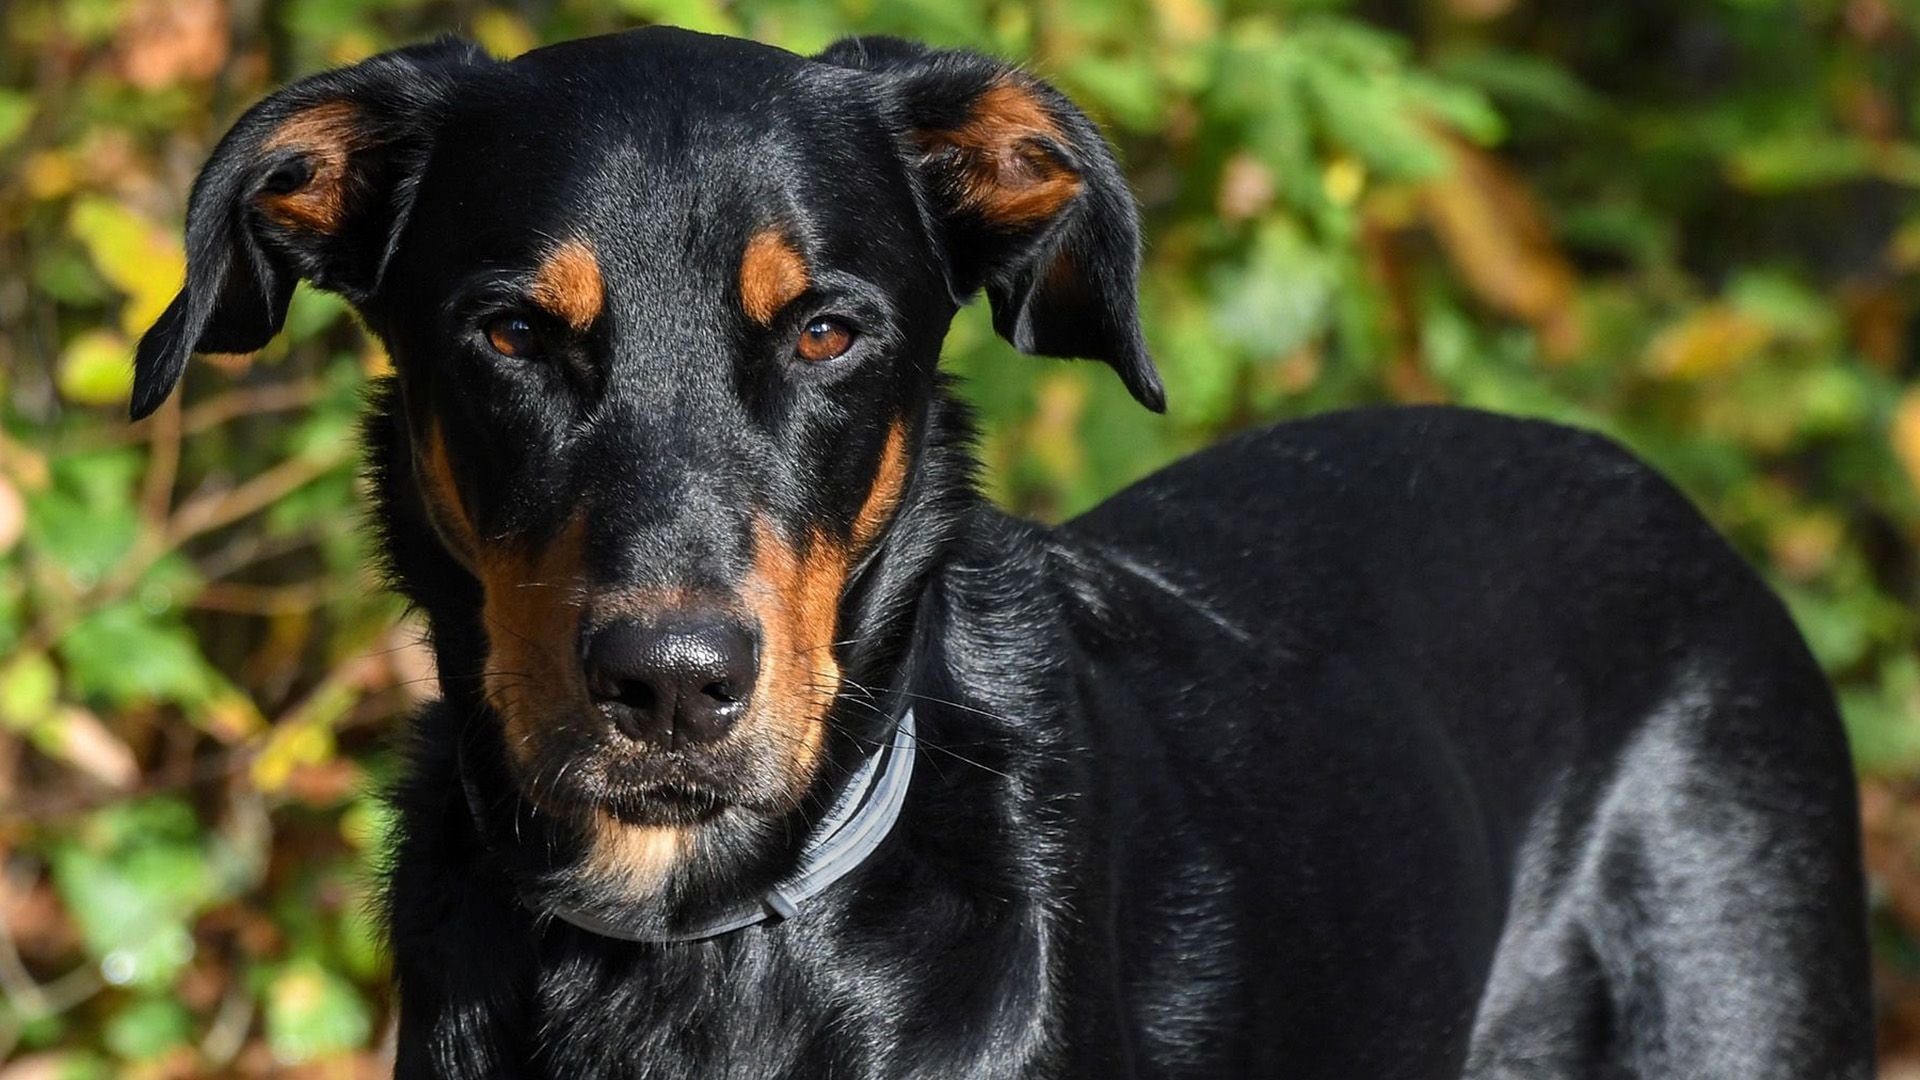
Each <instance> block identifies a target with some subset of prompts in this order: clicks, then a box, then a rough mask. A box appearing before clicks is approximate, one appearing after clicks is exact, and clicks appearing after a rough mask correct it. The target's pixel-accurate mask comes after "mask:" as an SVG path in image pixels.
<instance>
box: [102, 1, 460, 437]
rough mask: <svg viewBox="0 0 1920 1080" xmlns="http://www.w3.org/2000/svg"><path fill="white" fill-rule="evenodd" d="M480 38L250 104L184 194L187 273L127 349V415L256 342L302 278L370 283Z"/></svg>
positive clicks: (363, 293) (346, 284) (279, 317)
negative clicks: (201, 357)
mask: <svg viewBox="0 0 1920 1080" xmlns="http://www.w3.org/2000/svg"><path fill="white" fill-rule="evenodd" d="M490 63H492V60H491V59H490V58H488V56H487V55H486V53H485V52H484V51H482V50H481V49H480V48H479V47H478V46H476V45H472V44H469V43H467V42H464V41H459V40H455V39H451V38H448V39H442V40H440V41H436V42H434V43H432V44H428V45H417V46H413V47H410V48H405V49H399V50H395V51H393V52H389V53H383V54H381V55H379V56H375V57H373V58H371V59H369V60H365V61H363V62H361V63H359V64H355V65H354V66H352V67H348V68H342V69H340V70H338V71H329V72H324V73H322V74H319V75H315V76H312V77H310V78H307V79H303V80H301V81H300V82H297V83H294V84H292V85H291V86H288V87H286V88H285V89H283V90H280V91H279V92H277V93H275V94H273V95H272V96H270V97H268V98H266V99H265V100H264V101H261V102H260V103H259V104H257V105H255V106H254V107H253V108H251V109H249V110H247V112H246V114H245V115H244V116H242V117H241V118H240V119H239V121H238V122H236V123H235V124H234V125H233V129H232V130H230V131H228V132H227V134H226V137H225V138H223V139H221V140H220V144H219V145H218V146H217V147H215V148H214V151H213V156H212V157H211V158H209V159H208V161H207V164H206V166H205V167H204V168H202V169H201V170H200V177H199V179H197V180H195V181H194V185H193V194H192V196H191V198H189V199H188V202H187V245H186V246H187V280H186V283H185V284H184V285H183V286H182V287H181V289H180V293H179V295H178V296H175V297H174V298H173V303H172V304H170V305H168V306H167V310H166V311H165V312H164V313H163V314H162V315H161V316H160V318H159V320H158V321H157V322H155V323H154V324H153V326H152V328H151V329H149V330H148V331H147V332H146V335H145V336H143V337H142V338H141V339H140V347H139V349H138V350H137V351H136V353H135V354H134V365H133V402H132V407H131V409H130V411H131V413H132V415H133V418H134V419H135V420H138V419H140V418H141V417H144V416H146V415H147V414H148V413H151V412H152V411H153V410H155V409H157V408H159V407H160V403H161V402H163V401H165V400H166V399H167V395H168V394H170V393H172V392H173V388H174V386H175V385H176V384H178V383H179V381H180V376H181V374H182V373H183V372H184V371H185V370H186V366H187V359H188V357H189V356H191V355H192V354H193V353H196V352H252V351H253V350H255V349H258V348H261V347H262V346H264V345H266V343H267V342H269V341H271V340H272V339H273V336H274V335H275V334H277V333H279V332H280V326H281V324H282V323H283V322H284V321H285V320H286V315H287V303H288V301H290V300H291V299H292V298H293V287H294V285H295V283H296V282H297V281H299V279H301V278H306V279H307V280H309V281H311V282H313V283H314V284H315V285H317V286H319V287H320V288H323V289H327V290H330V291H332V292H337V293H339V294H341V295H342V296H344V297H346V298H347V299H348V300H349V301H351V302H353V303H356V304H358V303H361V302H364V301H365V300H366V298H367V297H368V296H370V295H371V294H372V293H373V291H374V289H375V288H376V286H377V285H378V283H379V279H380V274H381V271H382V269H383V268H384V266H385V263H386V259H387V256H388V255H389V253H390V252H391V248H392V242H393V240H394V238H395V237H397V236H398V234H399V230H400V226H401V225H402V224H403V223H404V222H405V220H406V216H407V210H408V207H409V196H410V194H411V188H412V185H411V184H409V183H407V182H406V181H407V179H408V178H409V177H412V176H416V175H417V174H418V172H419V170H420V169H421V168H422V167H423V166H424V164H425V160H426V156H427V151H428V149H429V147H430V144H431V139H432V132H433V128H434V125H435V123H436V120H437V114H438V112H439V109H438V106H439V104H440V102H442V101H444V100H445V98H446V96H447V94H448V93H449V92H450V91H451V90H452V89H453V88H454V87H455V86H456V85H457V84H458V76H459V75H460V73H461V72H462V71H464V70H468V69H472V68H476V67H479V66H482V65H486V64H490Z"/></svg>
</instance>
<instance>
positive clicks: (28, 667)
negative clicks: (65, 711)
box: [0, 652, 60, 731]
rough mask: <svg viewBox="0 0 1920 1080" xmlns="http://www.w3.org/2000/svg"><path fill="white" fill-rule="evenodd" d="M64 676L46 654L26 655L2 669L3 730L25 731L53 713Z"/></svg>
mask: <svg viewBox="0 0 1920 1080" xmlns="http://www.w3.org/2000/svg"><path fill="white" fill-rule="evenodd" d="M59 695H60V673H59V672H58V671H56V670H55V669H54V666H53V661H52V660H49V659H48V658H47V655H46V654H45V653H38V652H23V653H21V654H19V655H18V656H15V657H14V658H13V659H11V660H8V661H6V662H5V664H4V665H0V726H4V727H8V728H11V729H13V730H15V731H25V730H27V729H29V728H31V727H33V726H34V725H35V724H38V723H39V722H40V721H42V720H44V719H46V718H47V716H48V715H49V714H51V713H52V712H53V707H54V705H55V704H56V703H57V702H58V701H59Z"/></svg>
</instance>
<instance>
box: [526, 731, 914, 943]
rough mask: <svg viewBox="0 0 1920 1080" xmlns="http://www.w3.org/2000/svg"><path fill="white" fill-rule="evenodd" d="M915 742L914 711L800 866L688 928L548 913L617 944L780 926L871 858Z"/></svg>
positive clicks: (908, 775) (873, 758)
mask: <svg viewBox="0 0 1920 1080" xmlns="http://www.w3.org/2000/svg"><path fill="white" fill-rule="evenodd" d="M918 745H919V739H917V738H916V737H915V735H914V727H913V710H912V709H908V710H907V711H906V712H905V713H903V714H902V715H901V717H900V723H899V724H898V725H896V726H895V728H894V731H893V734H892V737H891V738H889V740H888V741H887V744H886V745H885V746H882V747H881V748H880V749H878V750H876V751H875V752H873V753H872V754H869V755H867V759H866V760H865V761H863V762H861V763H860V768H859V769H858V770H856V771H855V772H854V774H853V777H852V778H851V779H850V780H849V781H848V782H847V786H846V788H845V790H843V791H842V792H841V793H840V796H839V797H838V798H837V799H835V800H834V803H833V806H832V807H831V808H830V809H828V811H827V816H826V817H824V818H822V819H821V820H820V824H819V825H818V826H817V827H815V829H814V830H813V835H811V836H809V837H808V838H807V842H806V844H805V846H803V847H802V848H801V849H800V863H799V865H798V866H796V867H794V869H793V872H792V873H789V874H788V875H787V876H786V877H784V878H781V879H780V881H779V882H778V883H776V884H775V885H774V886H773V887H772V888H770V889H768V890H767V891H766V892H764V893H761V894H760V895H759V896H757V897H754V898H752V899H750V900H743V901H741V902H739V903H737V904H734V905H733V906H732V907H729V908H723V909H722V910H720V911H719V912H718V913H716V914H714V915H712V916H709V917H708V918H706V919H705V920H702V921H700V922H697V923H694V924H693V925H692V926H688V927H684V928H682V929H678V930H668V931H660V932H657V933H636V932H634V931H632V930H629V929H627V928H626V927H623V926H620V925H618V924H616V923H612V922H608V921H607V920H605V919H601V918H599V917H598V916H595V915H592V914H589V913H587V912H584V911H579V910H575V909H571V908H566V907H551V908H548V909H547V913H548V914H550V915H552V916H553V917H555V918H557V919H559V920H561V921H562V922H567V923H571V924H572V925H574V926H577V927H579V928H580V929H582V930H585V931H587V932H589V933H593V934H599V935H600V936H602V937H609V938H614V939H617V940H620V941H646V942H665V941H705V940H707V939H708V938H716V937H720V936H721V935H723V934H730V933H732V932H734V931H735V930H744V929H746V928H747V927H749V926H753V925H756V924H758V923H766V922H779V921H783V920H786V919H791V918H793V917H794V916H796V915H798V914H800V908H801V905H803V904H805V903H806V902H807V901H809V900H811V899H813V898H814V897H815V896H818V895H820V894H821V893H822V892H825V891H826V890H827V888H828V887H829V886H831V885H833V884H834V883H835V882H837V881H839V880H840V879H841V878H843V877H846V876H847V875H848V874H851V873H853V871H854V870H855V869H857V868H858V867H859V866H860V864H861V863H864V862H866V860H867V857H868V856H870V855H872V854H873V853H874V851H876V850H877V849H878V848H879V847H880V844H881V842H882V841H884V840H886V838H887V835H888V834H889V833H891V832H892V831H893V824H894V822H896V821H898V820H899V818H900V808H901V807H902V806H904V805H906V801H907V784H908V782H909V781H911V780H912V779H913V763H914V758H915V757H916V754H917V750H916V748H917V747H918Z"/></svg>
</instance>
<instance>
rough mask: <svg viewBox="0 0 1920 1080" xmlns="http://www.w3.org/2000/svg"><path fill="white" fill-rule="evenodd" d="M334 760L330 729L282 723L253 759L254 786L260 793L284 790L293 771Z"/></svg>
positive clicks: (317, 725)
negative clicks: (303, 766) (329, 759)
mask: <svg viewBox="0 0 1920 1080" xmlns="http://www.w3.org/2000/svg"><path fill="white" fill-rule="evenodd" d="M332 756H333V729H331V728H329V727H327V726H326V725H325V724H317V723H306V722H296V723H283V724H281V725H280V726H279V727H277V728H275V729H274V732H273V734H272V735H269V736H268V737H267V745H266V746H264V747H262V748H261V749H260V756H258V757H256V758H254V759H253V767H252V774H253V785H254V787H257V788H259V789H260V790H261V791H264V792H269V793H274V792H279V791H282V790H285V788H286V786H287V781H288V780H290V779H292V777H293V771H294V770H295V769H297V768H299V767H300V766H302V765H317V764H319V763H320V762H323V761H325V760H327V759H328V758H330V757H332Z"/></svg>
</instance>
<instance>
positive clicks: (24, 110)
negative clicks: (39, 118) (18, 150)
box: [0, 90, 34, 150]
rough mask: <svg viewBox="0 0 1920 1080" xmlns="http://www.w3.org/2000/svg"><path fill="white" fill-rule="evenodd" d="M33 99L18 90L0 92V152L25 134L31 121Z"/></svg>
mask: <svg viewBox="0 0 1920 1080" xmlns="http://www.w3.org/2000/svg"><path fill="white" fill-rule="evenodd" d="M33 109H34V105H33V97H32V96H31V95H29V94H24V93H21V92H20V91H18V90H0V150H5V149H6V148H7V147H9V146H12V145H13V144H14V143H16V142H18V141H19V140H20V136H22V135H24V134H26V132H27V124H29V123H30V122H32V120H33Z"/></svg>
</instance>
